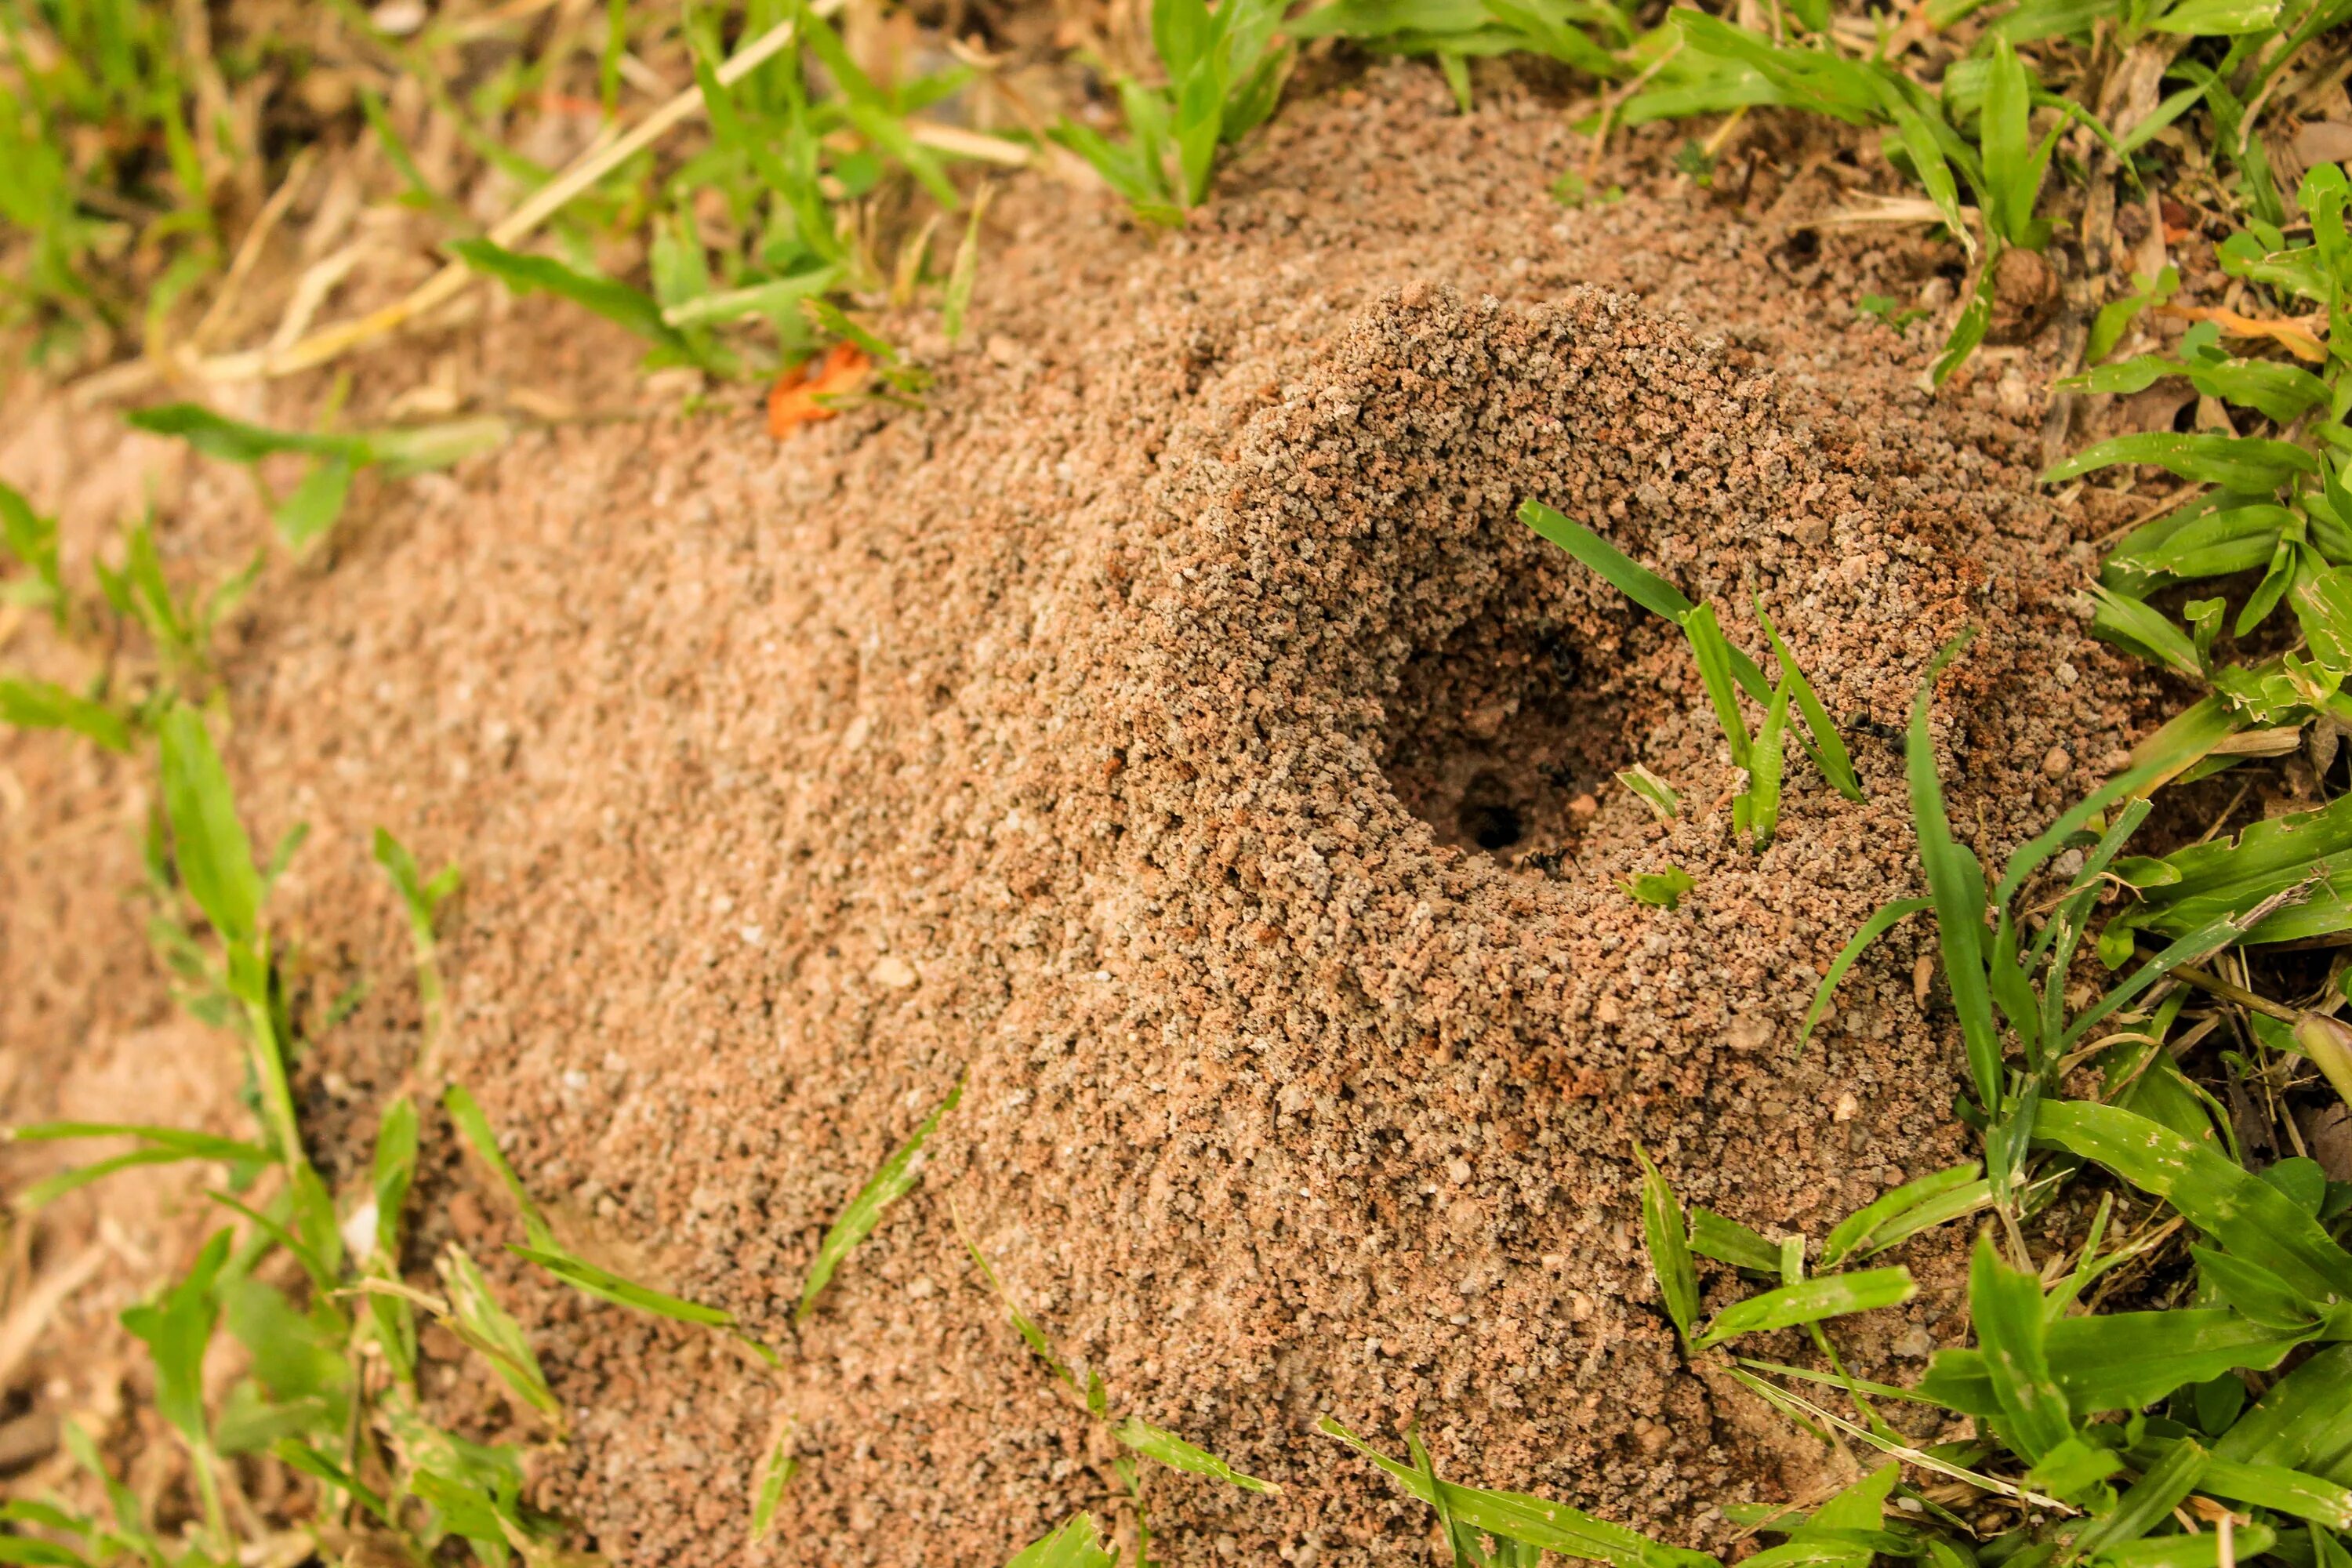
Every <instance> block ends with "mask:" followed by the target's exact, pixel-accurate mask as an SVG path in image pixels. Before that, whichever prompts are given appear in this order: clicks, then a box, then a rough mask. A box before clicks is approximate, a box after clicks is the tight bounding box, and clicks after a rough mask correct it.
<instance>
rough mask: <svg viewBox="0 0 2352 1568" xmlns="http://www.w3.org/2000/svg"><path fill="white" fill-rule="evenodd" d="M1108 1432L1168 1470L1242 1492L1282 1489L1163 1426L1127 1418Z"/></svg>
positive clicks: (1277, 1491) (1277, 1490)
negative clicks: (1234, 1465) (1236, 1488)
mask: <svg viewBox="0 0 2352 1568" xmlns="http://www.w3.org/2000/svg"><path fill="white" fill-rule="evenodd" d="M1111 1436H1114V1437H1116V1438H1118V1440H1119V1442H1120V1443H1121V1444H1123V1445H1125V1446H1126V1447H1129V1448H1132V1449H1134V1450H1135V1451H1136V1452H1137V1453H1139V1454H1140V1455H1142V1456H1143V1457H1144V1458H1147V1459H1153V1460H1157V1461H1158V1462H1159V1463H1160V1464H1163V1465H1165V1466H1167V1467H1168V1468H1170V1469H1171V1470H1181V1471H1183V1472H1184V1473H1185V1474H1186V1475H1191V1476H1207V1477H1208V1478H1210V1479H1212V1480H1219V1481H1224V1482H1227V1483H1229V1484H1231V1485H1233V1486H1237V1487H1239V1488H1241V1489H1242V1490H1244V1491H1245V1492H1275V1493H1279V1492H1280V1491H1281V1490H1282V1489H1281V1488H1280V1487H1278V1486H1276V1484H1275V1483H1274V1482H1272V1481H1263V1480H1260V1479H1258V1478H1257V1477H1255V1476H1245V1475H1244V1474H1242V1472H1241V1471H1239V1470H1237V1469H1235V1468H1233V1467H1232V1466H1231V1465H1228V1464H1227V1463H1225V1462H1224V1460H1223V1459H1221V1458H1217V1456H1216V1455H1214V1454H1212V1453H1211V1452H1209V1450H1207V1449H1206V1448H1203V1447H1200V1446H1199V1445H1197V1444H1193V1443H1188V1442H1186V1441H1185V1440H1184V1439H1183V1438H1181V1437H1179V1436H1176V1434H1175V1433H1173V1432H1171V1431H1169V1430H1168V1429H1167V1428H1166V1427H1164V1426H1153V1425H1151V1423H1150V1422H1149V1421H1139V1420H1134V1419H1129V1420H1128V1421H1125V1422H1123V1423H1121V1424H1120V1425H1119V1426H1118V1427H1116V1428H1115V1429H1114V1430H1113V1431H1112V1432H1111Z"/></svg>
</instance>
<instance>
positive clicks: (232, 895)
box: [157, 703, 261, 943]
mask: <svg viewBox="0 0 2352 1568" xmlns="http://www.w3.org/2000/svg"><path fill="white" fill-rule="evenodd" d="M157 733H158V734H159V735H160V736H161V738H162V741H163V815H164V816H165V817H166V819H168V820H169V821H170V823H171V825H172V847H173V859H174V861H175V862H176V864H177V865H178V867H179V871H180V881H181V884H182V886H184V887H185V888H186V889H187V890H188V896H189V897H190V898H192V899H194V900H195V901H196V907H197V908H198V909H200V910H204V912H205V919H206V920H208V921H211V922H212V926H213V929H214V930H215V931H218V932H219V933H220V934H221V937H222V939H223V940H224V941H226V942H233V943H249V942H252V941H253V940H254V939H255V937H256V936H257V935H258V934H259V924H260V911H261V876H260V873H259V872H257V871H256V870H255V869H254V865H253V843H252V840H250V839H249V838H247V837H246V834H245V824H244V823H243V822H241V821H240V820H238V817H237V814H236V795H234V794H233V793H232V792H231V791H230V788H229V782H228V772H227V770H226V769H225V768H223V767H222V766H221V760H220V753H219V752H215V751H214V750H213V741H212V736H211V735H210V734H209V733H208V732H207V731H205V721H204V718H203V716H202V715H201V714H199V713H198V712H197V711H196V710H194V708H191V707H189V706H187V705H186V704H185V703H174V704H173V706H172V708H171V710H169V711H168V712H166V713H165V714H164V715H163V722H162V723H161V724H159V725H158V726H157Z"/></svg>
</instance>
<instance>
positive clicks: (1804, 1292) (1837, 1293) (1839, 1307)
mask: <svg viewBox="0 0 2352 1568" xmlns="http://www.w3.org/2000/svg"><path fill="white" fill-rule="evenodd" d="M1917 1289H1918V1287H1917V1286H1916V1285H1915V1284H1914V1283H1913V1282H1912V1279H1911V1271H1910V1270H1909V1269H1908V1268H1871V1269H1865V1270H1864V1271H1863V1272H1862V1273H1859V1274H1825V1275H1822V1276H1821V1277H1820V1278H1818V1279H1804V1280H1800V1281H1799V1282H1798V1283H1796V1284H1794V1285H1783V1286H1781V1287H1780V1289H1777V1290H1767V1291H1765V1292H1764V1293H1763V1294H1762V1295H1760V1296H1750V1297H1749V1298H1748V1300H1745V1301H1735V1302H1733V1303H1732V1304H1731V1305H1730V1306H1728V1307H1726V1308H1725V1309H1724V1310H1722V1311H1720V1312H1717V1314H1716V1315H1715V1321H1713V1322H1711V1323H1709V1324H1708V1325H1707V1326H1706V1332H1704V1333H1702V1334H1700V1335H1699V1336H1698V1338H1697V1340H1696V1341H1695V1342H1693V1344H1692V1347H1691V1348H1692V1349H1694V1350H1706V1348H1708V1347H1709V1346H1711V1345H1719V1344H1721V1343H1723V1342H1724V1341H1726V1340H1728V1339H1733V1338H1736V1337H1738V1335H1740V1334H1759V1333H1766V1332H1769V1331H1771V1330H1773V1329H1787V1328H1794V1327H1795V1326H1797V1325H1798V1324H1800V1323H1818V1322H1820V1321H1822V1320H1823V1319H1826V1318H1837V1317H1843V1316H1844V1315H1845V1314H1847V1313H1849V1312H1868V1311H1872V1310H1875V1309H1877V1308H1880V1307H1892V1306H1895V1305H1896V1304H1897V1303H1899V1302H1903V1301H1907V1300H1910V1299H1911V1298H1912V1296H1914V1295H1915V1294H1916V1293H1917Z"/></svg>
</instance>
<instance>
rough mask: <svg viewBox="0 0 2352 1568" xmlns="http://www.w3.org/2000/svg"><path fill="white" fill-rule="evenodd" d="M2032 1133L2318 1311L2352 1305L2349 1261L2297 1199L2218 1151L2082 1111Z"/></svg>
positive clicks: (2068, 1112) (2053, 1109) (2059, 1107)
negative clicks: (2162, 1204) (2156, 1205)
mask: <svg viewBox="0 0 2352 1568" xmlns="http://www.w3.org/2000/svg"><path fill="white" fill-rule="evenodd" d="M2034 1132H2035V1134H2036V1136H2037V1137H2039V1138H2042V1139H2045V1140H2047V1141H2049V1142H2053V1143H2056V1144H2057V1145H2059V1146H2060V1147H2061V1148H2063V1149H2065V1150H2067V1151H2068V1152H2071V1153H2074V1154H2078V1155H2080V1156H2082V1157H2083V1158H2084V1159H2085V1160H2091V1161H2095V1162H2096V1163H2099V1164H2102V1165H2105V1167H2107V1169H2109V1170H2111V1171H2113V1172H2115V1173H2116V1174H2117V1175H2119V1176H2121V1177H2123V1178H2124V1180H2126V1181H2127V1182H2129V1183H2131V1184H2133V1185H2134V1186H2136V1187H2138V1188H2140V1189H2141V1190H2142V1191H2143V1192H2147V1193H2152V1194H2155V1195H2157V1196H2158V1197H2160V1198H2163V1199H2165V1200H2166V1201H2167V1202H2168V1203H2170V1204H2171V1205H2172V1206H2173V1207H2174V1208H2176V1209H2178V1210H2179V1211H2180V1213H2181V1215H2183V1216H2184V1217H2186V1218H2187V1219H2188V1221H2189V1224H2191V1225H2193V1226H2196V1227H2197V1228H2198V1229H2200V1230H2201V1231H2203V1232H2204V1233H2205V1234H2206V1235H2207V1236H2208V1237H2211V1238H2213V1239H2214V1240H2216V1241H2219V1242H2220V1243H2221V1245H2222V1246H2223V1247H2226V1248H2227V1249H2228V1250H2230V1251H2231V1252H2233V1253H2236V1254H2238V1255H2239V1256H2240V1257H2242V1258H2246V1259H2247V1260H2248V1261H2250V1262H2253V1263H2258V1264H2260V1265H2262V1267H2263V1268H2267V1269H2269V1270H2271V1271H2272V1272H2273V1273H2274V1274H2276V1275H2278V1276H2279V1277H2280V1278H2281V1279H2284V1280H2286V1281H2287V1283H2288V1284H2290V1285H2292V1286H2293V1287H2294V1289H2297V1290H2300V1291H2303V1292H2304V1293H2305V1295H2307V1296H2308V1297H2310V1298H2311V1299H2312V1300H2313V1301H2314V1302H2315V1303H2316V1304H2323V1305H2324V1304H2333V1303H2336V1302H2340V1301H2343V1300H2347V1298H2352V1254H2347V1252H2346V1251H2345V1250H2344V1249H2343V1248H2342V1247H2338V1246H2337V1245H2336V1242H2335V1240H2334V1238H2333V1237H2330V1236H2329V1235H2328V1234H2327V1232H2326V1230H2325V1229H2324V1228H2322V1227H2321V1226H2320V1224H2319V1222H2318V1221H2317V1220H2315V1219H2314V1218H2312V1217H2311V1215H2308V1214H2306V1213H2305V1211H2304V1210H2303V1208H2302V1207H2301V1206H2300V1205H2297V1204H2296V1203H2295V1201H2294V1199H2292V1198H2290V1197H2288V1196H2287V1195H2286V1194H2284V1193H2282V1192H2280V1191H2279V1190H2278V1188H2276V1187H2274V1186H2273V1185H2272V1184H2270V1183H2268V1182H2265V1181H2263V1179H2262V1178H2261V1177H2260V1176H2257V1175H2254V1174H2253V1173H2251V1172H2249V1171H2246V1170H2245V1169H2243V1168H2242V1167H2241V1166H2240V1165H2238V1164H2237V1163H2235V1162H2233V1161H2231V1160H2230V1159H2228V1158H2227V1157H2225V1156H2223V1155H2222V1154H2221V1153H2220V1152H2216V1151H2215V1150H2213V1149H2210V1148H2208V1147H2207V1146H2205V1145H2204V1144H2201V1143H2199V1142H2193V1141H2191V1140H2190V1139H2188V1138H2184V1137H2182V1136H2181V1135H2180V1134H2179V1133H2178V1132H2175V1131H2173V1130H2172V1129H2170V1128H2168V1127H2165V1126H2162V1125H2160V1124H2158V1123H2157V1122H2154V1121H2149V1120H2148V1119H2147V1118H2146V1117H2144V1116H2136V1115H2134V1114H2133V1113H2132V1112H2130V1111H2128V1110H2121V1109H2119V1108H2117V1107H2116V1106H2112V1105H2094V1104H2090V1103H2088V1102H2084V1101H2074V1100H2069V1101H2065V1102H2063V1103H2049V1104H2045V1105H2043V1106H2042V1109H2041V1113H2040V1116H2039V1118H2038V1119H2037V1121H2036V1123H2035V1126H2034ZM2315 1315H2316V1313H2315Z"/></svg>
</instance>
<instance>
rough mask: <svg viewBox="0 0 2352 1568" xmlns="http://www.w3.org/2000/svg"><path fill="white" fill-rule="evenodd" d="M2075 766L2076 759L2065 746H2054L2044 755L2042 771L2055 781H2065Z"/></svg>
mask: <svg viewBox="0 0 2352 1568" xmlns="http://www.w3.org/2000/svg"><path fill="white" fill-rule="evenodd" d="M2073 767H2074V756H2073V754H2072V753H2070V752H2068V751H2067V750H2066V748H2065V747H2063V746H2053V747H2051V748H2050V750H2049V751H2048V752H2044V753H2043V755H2042V772H2043V773H2047V774H2048V775H2049V776H2050V777H2052V778H2053V779H2063V778H2064V777H2065V776H2066V774H2067V773H2068V772H2069V771H2070V770H2072V769H2073Z"/></svg>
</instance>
